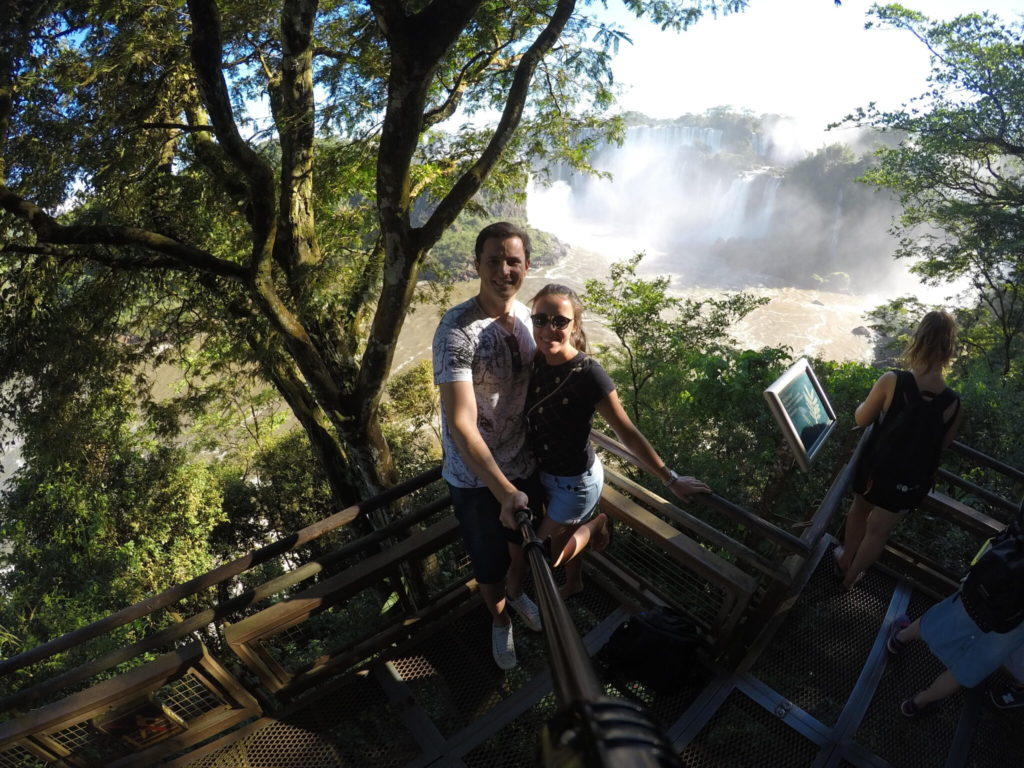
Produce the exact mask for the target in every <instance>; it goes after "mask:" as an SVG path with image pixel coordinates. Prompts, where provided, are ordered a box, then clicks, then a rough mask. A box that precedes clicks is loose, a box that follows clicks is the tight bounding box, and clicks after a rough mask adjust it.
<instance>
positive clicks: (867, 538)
mask: <svg viewBox="0 0 1024 768" xmlns="http://www.w3.org/2000/svg"><path fill="white" fill-rule="evenodd" d="M955 348H956V322H955V321H954V320H953V318H952V316H951V315H950V314H949V313H947V312H944V311H941V310H936V311H932V312H929V313H928V314H926V315H925V316H924V318H923V319H922V320H921V323H920V325H918V327H917V330H916V331H915V332H914V336H913V338H912V339H911V342H910V345H909V346H908V347H907V350H906V352H905V353H904V359H905V360H906V363H907V366H908V367H909V369H910V370H909V371H888V372H887V373H885V374H883V375H882V376H880V377H879V379H878V380H877V381H876V382H875V384H874V386H873V387H872V388H871V391H870V392H869V393H868V396H867V398H866V399H865V400H864V402H862V403H861V404H860V405H858V406H857V410H856V412H855V413H854V416H853V418H854V421H856V422H857V426H859V427H866V426H868V425H869V424H872V423H875V427H874V430H875V435H874V437H878V436H879V434H881V433H880V429H881V427H882V425H883V424H885V423H886V422H888V421H889V420H890V419H896V418H897V417H898V416H899V413H900V411H902V410H903V409H904V408H906V407H908V404H909V403H911V402H912V401H914V400H917V399H918V397H919V396H920V400H921V401H923V402H925V403H931V402H935V403H936V408H938V407H940V406H944V407H943V408H942V411H941V420H942V424H941V429H940V430H939V431H938V437H936V438H934V439H935V440H936V442H937V445H935V446H934V447H932V446H925V447H924V448H923V449H922V450H927V451H928V452H929V453H928V455H929V456H934V461H933V462H932V463H933V464H934V466H931V467H930V470H929V471H930V472H931V479H933V478H934V472H935V470H937V469H938V456H939V454H940V453H941V450H942V449H944V448H945V447H946V446H948V445H949V444H950V443H951V442H953V438H954V436H955V435H956V432H957V429H958V427H959V425H960V419H961V412H960V398H959V397H958V396H957V394H956V393H955V392H953V391H952V390H949V389H947V387H946V380H945V379H944V378H943V375H942V372H943V369H944V368H945V367H946V365H947V364H948V363H949V361H950V360H951V359H952V357H953V352H954V350H955ZM946 403H948V405H944V404H946ZM881 440H883V441H884V440H885V437H884V436H882V437H881ZM876 442H877V441H873V442H872V443H869V445H868V446H865V450H864V452H863V454H862V457H861V461H860V462H858V465H857V468H856V470H855V472H854V480H853V490H854V497H853V505H852V506H851V507H850V512H849V514H848V515H847V517H846V528H845V531H844V534H843V546H842V547H837V548H836V550H835V552H834V556H835V558H836V569H837V576H838V578H840V579H841V582H842V586H843V588H844V589H847V590H848V589H851V588H852V587H853V585H854V584H856V583H857V582H858V581H859V580H860V579H861V577H862V576H863V575H864V572H865V571H866V570H867V569H868V568H869V567H870V566H871V565H872V564H874V562H875V561H876V560H878V558H879V557H880V556H881V554H882V550H883V549H884V548H885V543H886V542H887V541H888V540H889V536H890V534H891V533H892V531H893V529H894V528H895V527H896V524H897V523H898V522H899V521H900V520H901V519H902V518H903V516H904V515H905V514H906V513H907V512H909V511H910V510H912V509H914V508H915V507H917V505H918V504H920V503H921V501H922V500H923V499H924V497H925V496H926V495H927V494H928V491H929V490H930V482H929V483H922V484H921V485H920V486H919V487H917V488H916V489H913V490H910V491H909V492H908V488H907V486H905V485H902V484H900V483H899V482H898V481H893V479H892V477H893V476H894V475H895V474H896V471H895V470H898V469H899V464H900V460H899V459H898V458H896V459H890V460H889V461H888V462H887V465H886V466H885V470H886V472H885V476H882V474H881V473H880V472H879V471H878V465H874V466H873V465H872V461H873V459H872V457H877V455H878V454H879V453H880V451H881V448H883V447H884V446H882V445H878V444H875V443H876ZM915 456H916V454H915ZM909 461H910V459H907V458H906V456H905V455H904V463H906V462H909Z"/></svg>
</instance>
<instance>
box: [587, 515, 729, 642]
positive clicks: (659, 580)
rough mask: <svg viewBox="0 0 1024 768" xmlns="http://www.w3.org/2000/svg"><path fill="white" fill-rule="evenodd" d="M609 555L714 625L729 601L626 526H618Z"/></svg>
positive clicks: (625, 568) (682, 606) (680, 604)
mask: <svg viewBox="0 0 1024 768" xmlns="http://www.w3.org/2000/svg"><path fill="white" fill-rule="evenodd" d="M605 554H606V555H608V556H609V557H610V558H611V559H612V560H614V561H615V562H616V563H617V564H618V565H619V566H620V567H622V568H623V569H624V570H626V571H627V572H628V573H629V574H630V575H632V576H634V577H636V578H638V579H640V580H641V581H642V582H644V583H646V584H648V585H652V586H655V588H656V591H657V592H659V593H660V594H662V595H663V596H664V597H665V598H666V599H668V600H670V601H671V602H672V603H674V604H675V605H677V606H679V607H680V608H684V609H685V610H686V612H687V613H689V614H690V615H692V616H693V617H694V618H696V619H698V620H699V621H701V622H703V623H705V624H706V625H708V626H712V625H714V623H715V620H716V617H717V616H718V611H719V608H720V607H721V605H722V602H723V600H724V598H725V595H724V593H723V591H722V590H720V589H718V588H717V587H715V586H713V585H711V584H709V583H707V582H706V581H704V580H703V579H701V578H700V577H699V576H698V575H697V574H695V573H694V572H692V571H690V570H688V569H686V568H684V567H683V566H681V565H680V564H679V563H678V562H676V561H675V560H673V559H672V558H670V557H669V556H668V555H666V554H665V553H664V552H663V551H662V550H660V549H659V548H658V547H656V546H655V545H654V544H652V543H651V542H650V541H648V540H647V539H645V538H644V537H643V536H641V535H639V534H638V533H636V532H634V531H632V530H631V529H629V528H627V527H626V526H621V525H620V526H617V527H616V536H615V538H614V539H613V541H612V544H611V546H610V547H609V548H608V549H607V550H605Z"/></svg>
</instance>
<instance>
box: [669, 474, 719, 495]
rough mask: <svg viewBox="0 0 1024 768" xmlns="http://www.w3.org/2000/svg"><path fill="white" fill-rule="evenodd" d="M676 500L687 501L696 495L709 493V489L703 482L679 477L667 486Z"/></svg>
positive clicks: (687, 477)
mask: <svg viewBox="0 0 1024 768" xmlns="http://www.w3.org/2000/svg"><path fill="white" fill-rule="evenodd" d="M668 488H669V490H670V491H672V493H673V494H675V496H676V498H678V499H680V500H682V501H687V500H688V499H689V498H690V497H691V496H694V495H695V494H698V493H711V488H710V487H709V486H708V485H707V484H706V483H705V482H704V481H703V480H698V479H697V478H696V477H690V476H689V475H679V477H677V478H675V479H674V480H673V481H672V482H671V483H669V486H668Z"/></svg>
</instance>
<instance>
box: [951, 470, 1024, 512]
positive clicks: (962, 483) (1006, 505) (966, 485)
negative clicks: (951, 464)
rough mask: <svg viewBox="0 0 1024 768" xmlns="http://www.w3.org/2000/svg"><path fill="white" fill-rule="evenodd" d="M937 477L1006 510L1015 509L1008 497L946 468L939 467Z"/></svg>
mask: <svg viewBox="0 0 1024 768" xmlns="http://www.w3.org/2000/svg"><path fill="white" fill-rule="evenodd" d="M939 477H941V478H942V479H943V480H945V481H946V482H947V483H952V484H953V485H956V486H959V487H960V488H963V489H964V490H967V491H970V492H971V493H973V494H974V495H975V496H980V497H981V498H983V499H984V500H985V501H987V502H988V503H989V504H991V505H992V506H994V507H999V508H1000V509H1005V510H1006V511H1008V512H1016V511H1017V504H1016V503H1015V502H1012V501H1010V500H1009V499H1004V498H1003V497H1002V496H1000V495H999V494H998V493H993V492H992V491H990V490H989V489H988V488H983V487H982V486H980V485H978V484H977V483H972V482H971V481H970V480H964V479H963V478H962V477H960V476H959V475H956V474H954V473H952V472H950V471H949V470H948V469H942V468H940V469H939Z"/></svg>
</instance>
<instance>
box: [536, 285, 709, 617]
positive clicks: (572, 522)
mask: <svg viewBox="0 0 1024 768" xmlns="http://www.w3.org/2000/svg"><path fill="white" fill-rule="evenodd" d="M532 305H533V314H532V315H531V320H532V322H533V337H534V340H535V341H536V342H537V356H536V358H535V359H534V362H533V370H532V376H531V379H530V391H529V394H528V395H527V400H526V420H527V439H528V441H529V443H530V446H531V448H532V449H533V452H534V454H535V455H536V457H537V461H538V464H539V466H540V477H541V484H542V485H543V486H544V490H545V494H546V497H547V515H546V516H545V518H544V520H543V521H542V522H541V524H540V527H539V529H538V531H537V535H538V536H539V537H540V538H541V539H545V538H547V537H550V538H551V544H552V546H551V551H552V553H553V554H555V555H556V558H555V563H554V565H555V566H558V565H561V564H562V563H565V564H566V569H565V570H566V578H565V584H564V585H563V586H562V588H561V590H560V591H561V594H562V597H563V598H564V597H569V596H571V595H574V594H576V593H577V592H579V591H580V590H582V589H583V569H582V564H581V562H580V561H579V560H578V559H573V558H574V557H575V556H576V555H577V554H579V552H580V551H581V550H582V549H583V548H584V547H586V546H587V545H588V543H589V544H590V546H591V547H592V548H593V549H594V550H595V551H600V550H602V549H604V548H605V547H606V546H608V542H609V540H610V534H611V528H610V521H609V520H608V518H607V516H606V515H605V514H603V513H601V514H597V515H595V512H596V510H597V503H598V499H599V498H600V496H601V486H602V484H603V483H604V470H603V469H602V467H601V461H600V459H598V458H597V456H596V455H595V454H594V449H593V447H592V446H591V444H590V428H591V424H592V422H593V419H594V412H595V410H596V411H597V413H600V414H601V416H602V417H603V418H604V420H605V421H606V422H607V423H608V425H609V426H610V427H611V428H612V429H613V430H614V431H615V434H616V435H617V436H618V438H619V440H621V441H622V443H624V444H625V446H626V447H627V448H628V449H629V450H630V451H631V452H632V453H633V455H634V456H635V457H636V458H637V459H638V460H639V462H640V464H641V466H642V467H643V468H644V469H646V470H647V471H648V472H650V473H651V474H653V475H655V476H656V477H658V478H659V479H660V480H661V481H662V482H663V483H664V485H665V487H666V488H669V489H670V490H671V491H672V493H673V494H675V495H676V496H677V497H678V498H680V499H683V500H686V499H688V498H689V497H690V496H692V495H693V494H695V493H709V492H710V490H711V489H710V488H708V486H707V485H705V484H704V483H703V482H701V481H700V480H697V479H695V478H693V477H682V476H680V475H677V474H676V473H675V472H674V471H673V470H671V469H669V468H668V467H667V466H666V465H665V462H663V461H662V460H661V458H660V457H659V456H658V454H657V453H656V452H655V451H654V449H653V448H652V447H651V444H650V443H649V442H647V440H646V438H644V436H643V435H642V434H640V432H639V430H637V428H636V427H635V426H634V425H633V422H632V421H630V419H629V416H627V415H626V412H625V411H624V410H623V408H622V403H621V402H619V396H618V394H617V393H616V391H615V385H614V384H613V383H612V380H611V379H610V378H609V376H608V374H607V373H605V371H604V369H603V368H601V366H600V365H599V364H598V363H597V361H596V360H594V359H593V358H592V357H589V356H588V355H587V354H586V349H587V341H586V335H585V334H584V332H583V322H582V314H583V305H582V304H581V303H580V300H579V298H578V297H577V296H576V294H575V293H574V292H573V291H572V289H571V288H568V287H566V286H564V285H557V284H554V283H552V284H549V285H546V286H544V288H542V289H541V290H540V292H539V293H537V295H536V296H534V297H533V300H532Z"/></svg>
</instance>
